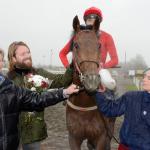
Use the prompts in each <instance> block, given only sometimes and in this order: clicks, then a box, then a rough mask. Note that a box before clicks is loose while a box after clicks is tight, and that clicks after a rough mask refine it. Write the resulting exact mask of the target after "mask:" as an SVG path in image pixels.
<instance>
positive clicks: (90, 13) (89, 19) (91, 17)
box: [59, 7, 118, 68]
mask: <svg viewBox="0 0 150 150" xmlns="http://www.w3.org/2000/svg"><path fill="white" fill-rule="evenodd" d="M96 17H98V18H99V20H100V23H101V22H102V20H103V16H102V11H101V10H100V9H98V8H96V7H91V8H88V9H86V10H85V12H84V16H83V18H84V21H85V24H86V25H93V24H94V21H95V19H96ZM98 35H100V36H99V43H100V44H101V48H100V51H101V60H100V64H101V67H102V68H111V67H115V66H116V65H117V64H118V55H117V51H116V47H115V44H114V41H113V38H112V36H111V35H110V34H108V33H107V32H105V31H102V30H99V31H98ZM73 38H74V36H73V37H72V38H71V39H70V40H69V42H68V43H67V44H66V45H65V46H64V48H63V49H62V50H61V51H60V53H59V57H60V59H61V62H62V63H63V65H64V67H65V68H68V67H69V66H70V65H69V62H68V59H67V54H68V53H69V52H70V51H71V50H72V41H73ZM107 55H109V56H110V60H109V61H106V57H107Z"/></svg>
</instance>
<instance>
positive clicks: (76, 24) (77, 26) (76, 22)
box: [73, 16, 80, 32]
mask: <svg viewBox="0 0 150 150" xmlns="http://www.w3.org/2000/svg"><path fill="white" fill-rule="evenodd" d="M73 29H74V30H75V32H78V31H79V30H80V21H79V19H78V16H75V17H74V19H73Z"/></svg>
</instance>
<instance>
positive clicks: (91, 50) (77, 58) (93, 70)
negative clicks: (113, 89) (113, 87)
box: [73, 16, 100, 92]
mask: <svg viewBox="0 0 150 150" xmlns="http://www.w3.org/2000/svg"><path fill="white" fill-rule="evenodd" d="M73 28H74V31H75V38H74V40H73V62H74V65H75V68H76V70H77V72H78V74H79V77H80V82H81V84H82V85H83V86H84V87H85V89H86V90H87V91H88V92H94V91H95V90H96V89H97V88H98V86H99V83H100V77H99V74H98V71H99V67H100V66H99V62H100V50H99V49H100V44H99V41H98V36H97V31H98V29H99V19H96V21H95V23H94V25H93V26H85V27H84V29H83V26H80V22H79V19H78V17H77V16H76V17H75V18H74V19H73Z"/></svg>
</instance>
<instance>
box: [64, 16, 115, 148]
mask: <svg viewBox="0 0 150 150" xmlns="http://www.w3.org/2000/svg"><path fill="white" fill-rule="evenodd" d="M99 24H100V23H99V19H98V18H97V19H96V20H95V23H94V25H93V26H89V27H87V26H85V29H82V28H83V27H82V26H81V25H80V22H79V19H78V17H77V16H75V17H74V19H73V29H74V34H75V38H74V39H73V49H72V55H73V59H72V62H73V68H74V69H73V70H74V71H73V83H74V84H76V85H77V86H79V87H80V91H79V92H78V93H77V94H73V95H72V96H70V97H69V99H68V100H67V106H66V124H67V129H68V133H69V135H68V137H69V145H70V148H71V150H80V149H81V145H82V143H83V141H84V140H87V141H88V142H87V147H88V149H89V150H93V149H96V150H110V142H111V138H112V135H111V134H109V132H110V131H111V132H112V133H113V129H114V123H115V121H114V119H111V118H106V117H105V116H103V114H102V113H101V112H99V111H98V109H97V106H96V102H95V98H94V97H93V93H94V92H95V91H96V90H97V89H98V87H99V84H100V77H99V74H98V72H99V69H100V50H99V48H100V46H101V45H100V44H99V41H98V35H97V31H98V30H99ZM108 128H109V129H108ZM108 130H109V131H108Z"/></svg>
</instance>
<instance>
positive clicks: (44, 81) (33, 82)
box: [24, 74, 50, 124]
mask: <svg viewBox="0 0 150 150" xmlns="http://www.w3.org/2000/svg"><path fill="white" fill-rule="evenodd" d="M24 81H25V87H27V88H28V89H30V90H31V91H36V92H38V93H41V92H44V91H46V90H47V89H48V87H49V85H50V82H49V80H48V78H44V77H43V76H40V75H33V74H28V75H26V76H25V77H24ZM33 117H36V119H37V120H41V118H40V117H37V116H36V112H27V113H25V120H24V121H25V123H27V124H28V123H30V122H31V121H32V118H33Z"/></svg>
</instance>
